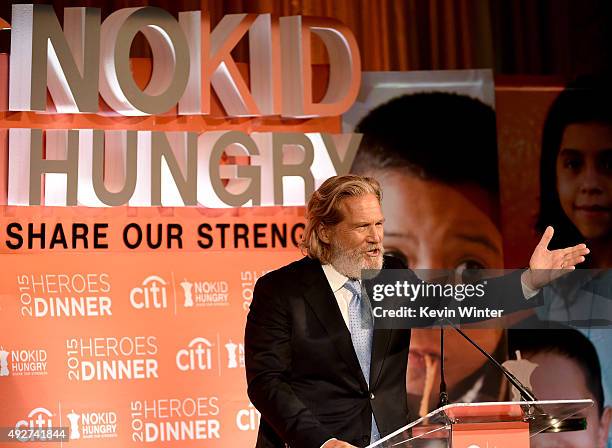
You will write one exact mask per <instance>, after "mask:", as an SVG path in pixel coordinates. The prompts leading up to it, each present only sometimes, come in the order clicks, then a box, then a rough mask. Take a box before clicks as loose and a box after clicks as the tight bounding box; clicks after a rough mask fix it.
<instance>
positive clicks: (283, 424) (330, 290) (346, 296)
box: [245, 175, 588, 448]
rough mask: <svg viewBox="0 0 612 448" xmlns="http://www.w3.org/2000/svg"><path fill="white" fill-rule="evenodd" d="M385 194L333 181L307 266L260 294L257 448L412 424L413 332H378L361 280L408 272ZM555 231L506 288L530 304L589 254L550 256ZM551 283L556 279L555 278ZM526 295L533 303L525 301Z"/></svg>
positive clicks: (361, 181) (251, 331) (255, 336)
mask: <svg viewBox="0 0 612 448" xmlns="http://www.w3.org/2000/svg"><path fill="white" fill-rule="evenodd" d="M381 197H382V194H381V191H380V186H379V185H378V182H376V181H375V180H374V179H372V178H368V177H361V176H352V175H348V176H341V177H333V178H331V179H328V180H327V181H325V182H324V183H323V184H322V185H321V187H320V188H319V189H318V190H317V191H316V192H315V193H314V194H313V196H312V198H311V199H310V201H309V203H308V210H307V218H308V221H307V224H306V228H305V230H304V236H303V241H302V248H303V250H304V251H305V252H306V253H307V255H308V256H307V257H306V258H303V259H302V260H300V261H297V262H294V263H291V264H290V265H288V266H285V267H283V268H281V269H279V270H276V271H274V272H271V273H269V274H267V275H265V276H263V277H262V278H261V279H260V280H259V281H258V282H257V284H256V285H255V292H254V297H253V302H252V304H251V309H250V311H249V314H248V317H247V325H246V332H245V361H246V373H247V382H248V394H249V397H250V399H251V401H252V402H253V404H254V405H255V407H256V408H257V409H258V410H259V411H260V412H261V415H262V419H261V424H260V428H259V434H258V438H257V447H283V446H286V445H288V446H290V447H292V448H302V447H303V448H319V447H324V448H346V447H351V446H366V445H368V444H369V443H371V442H374V441H376V440H378V439H379V438H380V437H384V436H385V435H387V434H389V433H391V432H392V431H394V430H396V429H398V428H399V427H401V426H403V425H406V424H407V423H408V411H407V404H406V391H405V377H406V363H407V356H408V347H409V345H410V331H409V330H374V329H373V318H372V315H371V308H370V306H369V303H368V299H367V297H361V292H360V290H361V288H360V278H361V270H362V269H381V268H401V267H402V266H401V263H399V262H397V261H396V262H393V259H391V258H384V257H383V246H382V241H383V235H384V232H383V222H384V217H383V214H382V210H381V207H380V202H381ZM551 237H552V229H549V230H548V231H547V233H546V234H545V236H544V237H543V238H542V241H541V242H540V244H538V246H537V247H536V249H535V251H534V253H533V255H532V258H531V260H530V269H529V270H527V271H525V272H523V273H522V275H520V276H515V277H514V278H510V279H508V280H505V283H504V287H503V288H504V289H505V290H511V291H515V295H516V296H521V295H523V297H517V300H523V301H524V300H525V298H526V297H527V298H529V297H530V296H531V295H533V294H535V292H536V291H537V290H538V289H539V288H541V287H542V286H543V285H545V284H546V283H547V282H548V281H550V280H551V279H550V278H549V277H548V275H549V274H550V272H551V271H550V270H551V269H559V268H561V269H566V270H570V269H573V266H574V265H575V264H577V263H580V262H582V261H583V260H584V255H585V254H586V253H588V249H586V246H584V245H578V246H575V247H572V248H568V249H562V250H558V251H549V250H548V249H547V247H546V246H547V244H548V241H550V238H551ZM545 272H547V273H548V274H544V273H545ZM521 289H522V292H521Z"/></svg>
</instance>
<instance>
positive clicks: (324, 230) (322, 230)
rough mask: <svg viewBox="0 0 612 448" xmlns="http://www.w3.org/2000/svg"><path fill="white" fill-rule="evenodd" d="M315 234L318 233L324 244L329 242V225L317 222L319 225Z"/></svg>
mask: <svg viewBox="0 0 612 448" xmlns="http://www.w3.org/2000/svg"><path fill="white" fill-rule="evenodd" d="M317 234H318V235H319V238H320V239H321V241H323V242H324V243H325V244H330V241H331V240H330V238H329V227H327V226H326V225H324V224H319V227H318V228H317Z"/></svg>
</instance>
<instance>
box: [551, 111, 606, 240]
mask: <svg viewBox="0 0 612 448" xmlns="http://www.w3.org/2000/svg"><path fill="white" fill-rule="evenodd" d="M556 173H557V191H558V192H559V201H560V203H561V208H562V209H563V211H564V212H565V214H566V215H567V217H568V218H569V219H570V221H571V222H572V223H573V224H574V225H575V226H576V228H577V229H578V231H579V232H580V233H581V234H582V236H583V237H584V238H586V239H587V240H589V239H597V238H602V237H606V236H608V235H610V234H611V232H612V125H611V124H604V123H596V122H590V123H575V124H570V125H569V126H567V128H565V132H564V133H563V138H562V140H561V146H560V148H559V154H558V156H557V166H556Z"/></svg>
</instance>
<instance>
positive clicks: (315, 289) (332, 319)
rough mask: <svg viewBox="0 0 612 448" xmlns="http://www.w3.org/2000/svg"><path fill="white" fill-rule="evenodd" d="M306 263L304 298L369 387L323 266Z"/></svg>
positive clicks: (339, 350) (315, 263)
mask: <svg viewBox="0 0 612 448" xmlns="http://www.w3.org/2000/svg"><path fill="white" fill-rule="evenodd" d="M305 263H307V265H308V268H307V269H306V272H305V275H304V277H303V282H304V283H305V284H306V288H305V290H304V298H305V299H306V301H307V302H308V303H309V305H310V307H311V308H312V309H313V311H314V313H315V314H316V315H317V318H318V319H319V321H320V322H321V324H322V325H323V327H324V328H325V330H326V331H327V333H328V334H329V336H330V338H331V340H332V342H333V344H334V347H336V349H337V350H338V352H339V354H340V356H341V357H342V358H343V359H344V361H345V362H346V363H347V364H348V365H349V367H350V368H351V371H354V372H356V374H357V375H358V377H359V382H360V383H362V386H364V387H367V384H366V381H365V378H364V376H363V373H362V372H361V367H360V366H359V360H358V359H357V355H356V353H355V349H354V348H353V341H352V340H351V333H350V331H349V329H348V328H347V326H346V323H345V322H344V318H343V317H342V313H341V312H340V308H339V307H338V302H337V301H336V297H335V296H334V293H333V291H332V290H331V287H330V286H329V283H328V281H327V278H326V277H325V274H324V273H323V269H322V268H321V264H320V263H319V262H318V261H315V260H310V259H306V260H305Z"/></svg>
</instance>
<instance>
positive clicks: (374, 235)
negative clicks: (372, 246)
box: [368, 226, 382, 243]
mask: <svg viewBox="0 0 612 448" xmlns="http://www.w3.org/2000/svg"><path fill="white" fill-rule="evenodd" d="M381 241H382V229H379V228H378V226H370V230H369V232H368V242H371V243H380V242H381Z"/></svg>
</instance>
